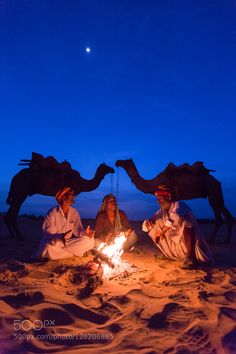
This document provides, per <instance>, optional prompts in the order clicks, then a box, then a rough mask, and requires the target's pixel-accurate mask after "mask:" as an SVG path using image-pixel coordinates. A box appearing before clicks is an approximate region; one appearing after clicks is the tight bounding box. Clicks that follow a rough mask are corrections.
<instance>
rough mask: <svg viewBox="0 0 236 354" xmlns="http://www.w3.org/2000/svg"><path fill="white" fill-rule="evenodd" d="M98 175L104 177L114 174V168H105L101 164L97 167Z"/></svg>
mask: <svg viewBox="0 0 236 354" xmlns="http://www.w3.org/2000/svg"><path fill="white" fill-rule="evenodd" d="M96 173H97V174H98V175H102V176H106V175H107V174H108V173H115V171H114V168H112V167H110V166H107V165H106V164H105V163H102V164H101V165H99V166H98V168H97V172H96Z"/></svg>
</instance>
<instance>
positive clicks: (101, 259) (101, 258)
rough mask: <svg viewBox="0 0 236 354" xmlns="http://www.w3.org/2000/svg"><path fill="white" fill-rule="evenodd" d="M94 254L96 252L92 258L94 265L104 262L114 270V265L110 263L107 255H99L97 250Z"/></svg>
mask: <svg viewBox="0 0 236 354" xmlns="http://www.w3.org/2000/svg"><path fill="white" fill-rule="evenodd" d="M95 252H96V255H95V257H94V258H93V261H94V262H95V263H99V264H100V263H101V262H105V263H107V265H109V267H111V268H112V269H113V268H115V265H114V264H113V263H112V261H111V260H110V258H109V257H108V256H107V255H105V254H104V253H101V252H99V251H97V250H96V251H95Z"/></svg>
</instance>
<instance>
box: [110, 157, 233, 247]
mask: <svg viewBox="0 0 236 354" xmlns="http://www.w3.org/2000/svg"><path fill="white" fill-rule="evenodd" d="M116 166H117V167H122V168H124V169H125V171H126V172H127V174H128V176H129V177H130V179H131V181H132V182H133V183H134V185H135V187H136V188H137V189H139V190H140V191H141V192H143V193H146V194H153V193H154V192H155V190H156V188H157V186H158V185H160V184H167V185H170V186H172V188H173V189H174V192H175V196H174V197H175V200H189V199H195V198H208V201H209V204H210V206H211V208H212V209H213V212H214V215H215V227H214V231H213V233H212V235H211V237H210V240H209V242H211V243H214V242H215V239H216V234H217V232H218V230H219V228H220V226H221V224H222V215H223V216H224V218H225V221H226V224H227V238H226V239H225V241H224V243H229V242H230V240H231V231H232V227H233V223H234V218H233V216H232V215H231V214H230V212H229V211H228V209H227V208H226V207H225V205H224V198H223V194H222V189H221V183H220V182H219V181H217V180H216V179H215V178H214V177H213V176H212V175H210V173H209V172H212V171H214V170H208V169H207V168H205V167H204V165H203V163H202V162H201V161H198V162H196V163H195V164H193V165H192V166H190V165H189V164H183V165H181V166H179V167H177V166H175V165H174V164H172V163H170V164H169V165H168V166H167V168H166V169H165V170H164V171H163V172H161V173H160V174H158V175H157V176H156V177H154V178H153V179H149V180H147V179H144V178H142V177H141V176H140V175H139V172H138V170H137V168H136V166H135V164H134V162H133V160H132V159H129V160H117V161H116ZM214 172H215V171H214Z"/></svg>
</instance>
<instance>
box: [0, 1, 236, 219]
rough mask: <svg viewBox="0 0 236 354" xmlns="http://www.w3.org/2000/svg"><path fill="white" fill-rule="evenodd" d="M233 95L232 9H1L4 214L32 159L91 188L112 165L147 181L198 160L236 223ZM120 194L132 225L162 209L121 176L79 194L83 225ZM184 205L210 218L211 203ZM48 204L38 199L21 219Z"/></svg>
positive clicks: (165, 5) (197, 4) (68, 4)
mask: <svg viewBox="0 0 236 354" xmlns="http://www.w3.org/2000/svg"><path fill="white" fill-rule="evenodd" d="M86 48H90V52H87V51H86ZM235 89H236V2H235V1H234V0H214V1H213V0H191V1H188V0H185V1H182V0H172V1H171V0H169V1H168V0H165V1H163V0H152V1H150V0H142V1H140V0H106V1H103V0H93V1H92V0H83V1H79V0H77V1H72V0H71V1H69V0H64V1H62V0H54V1H50V0H27V1H26V0H18V1H11V0H0V97H1V104H0V116H1V131H2V134H1V157H0V163H1V177H0V202H1V204H0V205H1V208H0V210H1V211H5V210H6V208H7V206H6V204H5V199H6V195H7V191H8V188H9V184H10V181H11V178H12V177H13V175H14V174H16V173H17V172H18V171H19V170H20V167H19V166H18V165H17V164H18V162H19V160H20V159H22V158H30V157H31V152H32V151H36V152H39V153H41V154H43V155H45V156H49V155H52V156H54V157H55V158H57V159H58V161H60V162H61V161H63V160H65V159H66V160H67V161H69V162H70V163H71V164H72V166H73V168H75V169H77V170H78V171H79V172H80V173H81V175H82V176H83V177H84V178H89V179H90V178H92V177H93V175H94V173H95V170H96V168H97V167H98V165H99V164H100V163H102V162H106V163H107V164H109V165H111V166H113V167H114V165H115V161H116V160H117V159H126V158H131V157H132V158H133V159H134V162H135V163H136V166H137V167H138V169H139V172H140V174H141V175H142V176H143V177H145V178H152V177H154V176H155V175H156V174H157V173H159V172H161V171H162V170H163V169H164V168H165V167H166V166H167V164H168V163H169V162H173V163H175V164H177V165H178V164H181V163H184V162H188V163H190V164H192V163H193V162H195V161H197V160H201V161H204V162H205V165H206V166H207V167H208V168H210V169H214V170H216V172H215V173H214V176H215V177H216V178H217V179H218V180H220V181H221V182H222V187H223V191H224V196H225V202H226V206H227V207H228V208H229V209H230V211H231V212H232V213H233V214H234V215H235V214H236V197H235V195H236V194H235V191H236V164H235V128H236V123H235V112H236V108H235ZM117 183H119V188H117ZM117 190H118V192H119V205H120V208H121V209H123V210H124V211H125V212H126V213H127V214H128V216H129V217H130V218H132V219H142V218H146V217H147V216H150V215H151V214H152V213H153V212H154V211H155V210H156V209H157V207H158V205H157V204H156V200H155V197H154V196H151V195H145V194H143V193H141V192H140V191H138V190H137V189H136V188H135V187H134V185H132V184H131V182H130V179H129V178H128V177H127V175H126V173H125V171H124V170H122V169H119V171H117V172H116V174H115V175H114V177H113V179H111V178H110V176H109V175H108V176H107V177H106V178H105V179H104V181H103V182H102V184H101V185H100V187H99V188H98V189H97V190H96V191H94V192H90V193H83V194H81V195H80V196H78V197H77V202H76V207H77V208H78V210H79V211H80V214H81V216H82V217H94V216H95V215H96V212H97V210H98V208H99V206H100V203H101V199H102V197H103V196H104V194H106V193H110V192H111V191H113V192H114V193H115V192H116V191H117ZM188 204H189V205H190V206H191V207H192V208H193V210H194V212H195V213H196V215H197V216H199V217H212V216H213V214H212V211H211V209H210V207H209V205H208V203H207V201H205V200H197V201H193V202H189V203H188ZM53 205H55V200H54V199H53V198H48V197H42V196H41V197H40V196H34V197H32V198H29V199H28V200H27V202H26V203H25V204H24V206H23V208H22V210H21V213H28V214H37V215H44V214H45V213H46V212H47V211H48V209H49V208H50V207H51V206H53Z"/></svg>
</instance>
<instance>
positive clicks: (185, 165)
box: [166, 161, 215, 173]
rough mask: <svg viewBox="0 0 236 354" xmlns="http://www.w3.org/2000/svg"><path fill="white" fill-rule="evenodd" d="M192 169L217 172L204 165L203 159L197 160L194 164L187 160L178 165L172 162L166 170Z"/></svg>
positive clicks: (202, 171)
mask: <svg viewBox="0 0 236 354" xmlns="http://www.w3.org/2000/svg"><path fill="white" fill-rule="evenodd" d="M186 170H187V171H190V172H192V173H209V172H215V170H210V169H208V168H206V167H205V166H204V162H202V161H196V162H194V163H193V164H192V165H190V164H189V163H187V162H185V163H183V164H181V165H179V166H176V165H175V164H173V163H172V162H170V163H169V164H168V166H167V167H166V171H168V172H177V171H186Z"/></svg>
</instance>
